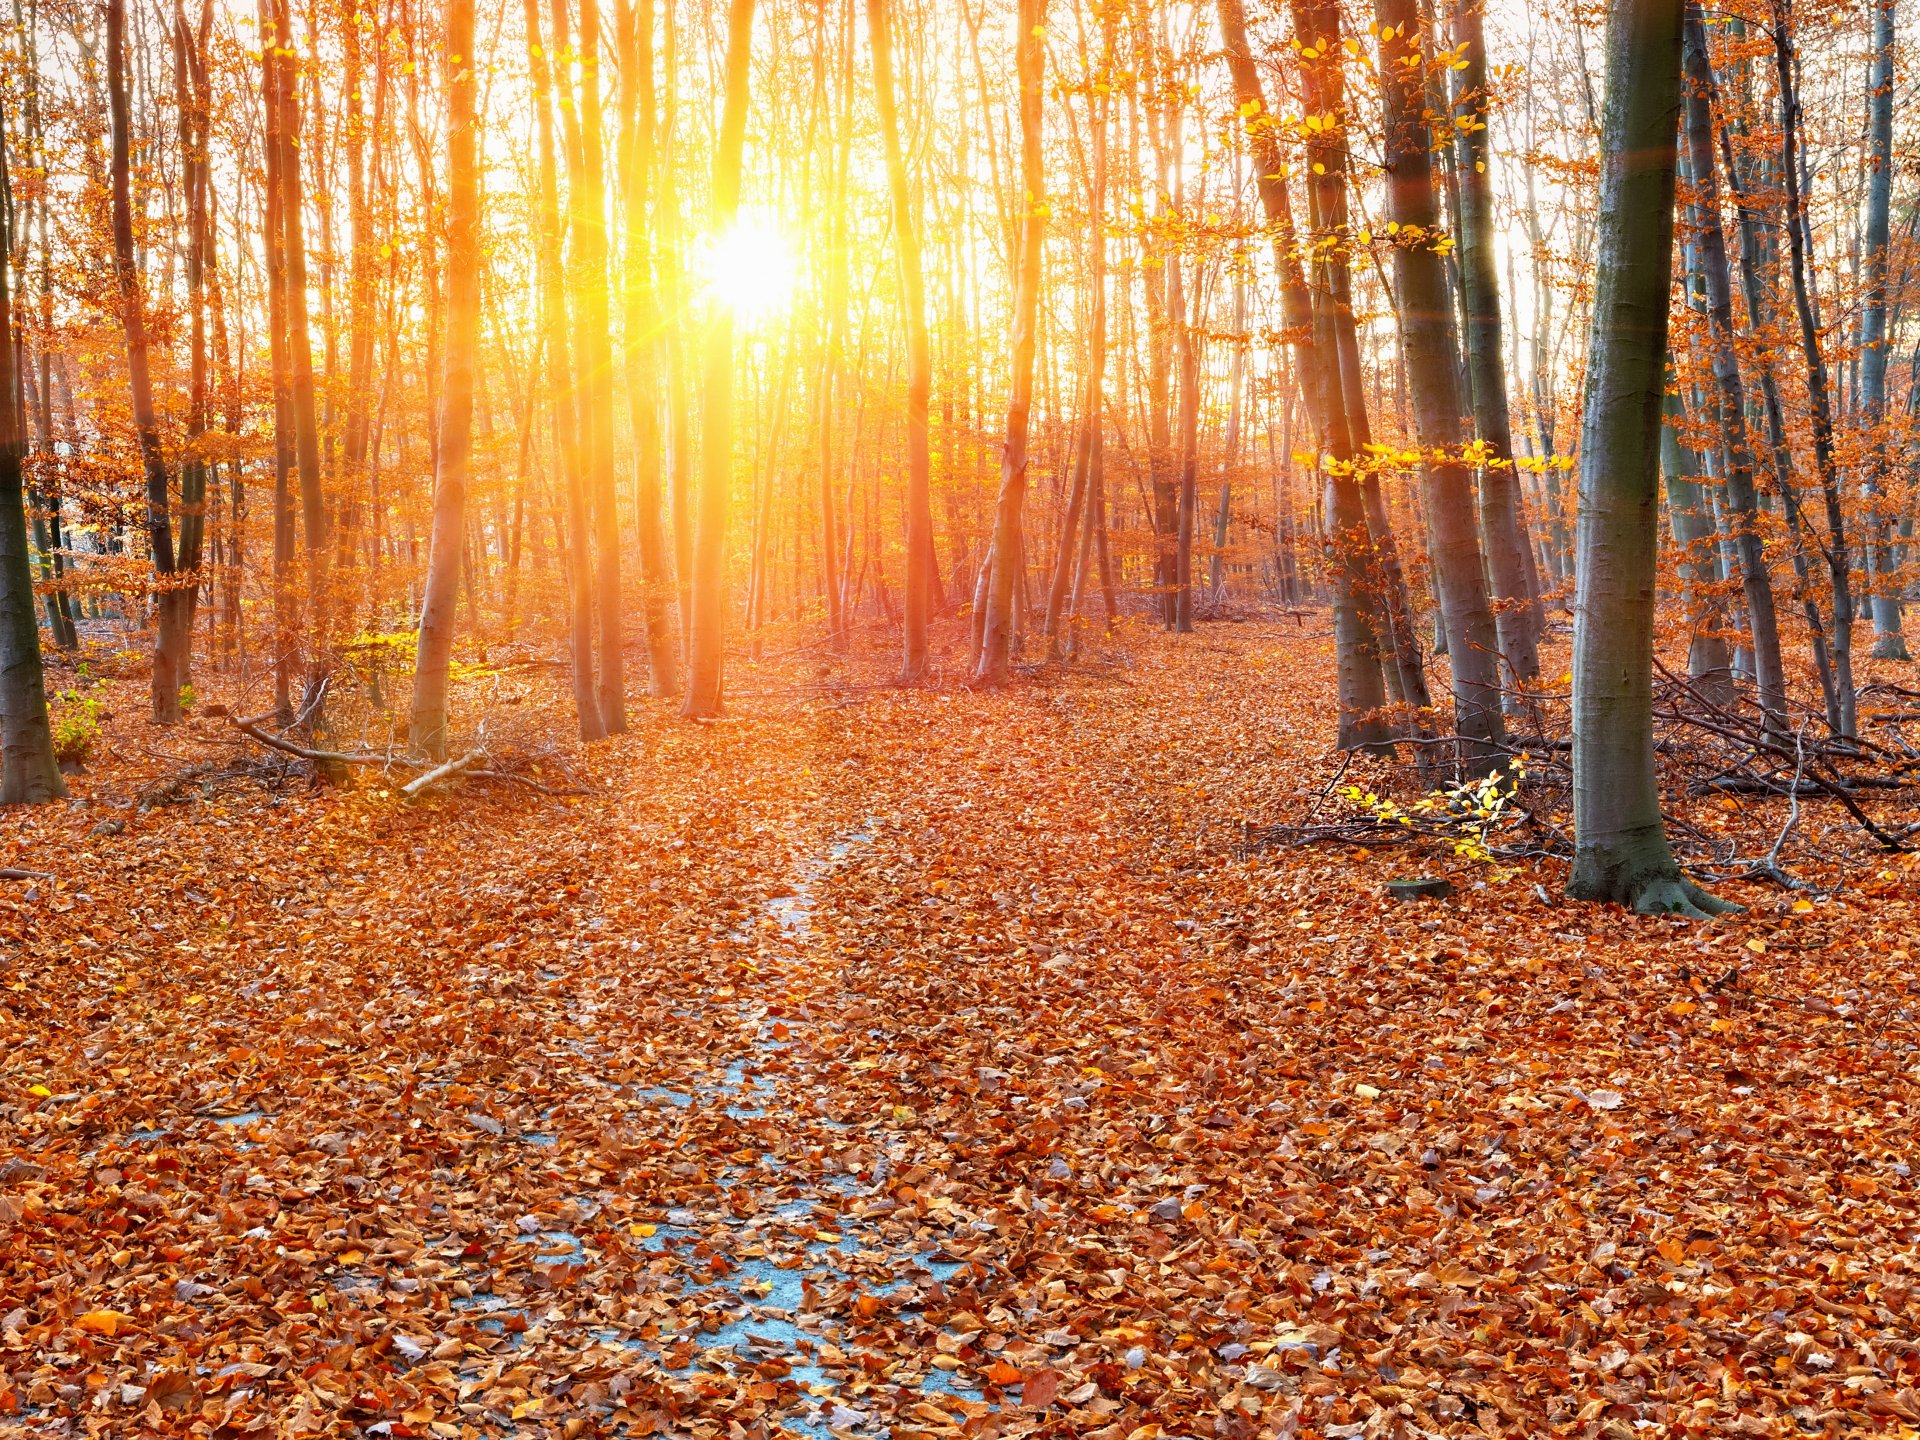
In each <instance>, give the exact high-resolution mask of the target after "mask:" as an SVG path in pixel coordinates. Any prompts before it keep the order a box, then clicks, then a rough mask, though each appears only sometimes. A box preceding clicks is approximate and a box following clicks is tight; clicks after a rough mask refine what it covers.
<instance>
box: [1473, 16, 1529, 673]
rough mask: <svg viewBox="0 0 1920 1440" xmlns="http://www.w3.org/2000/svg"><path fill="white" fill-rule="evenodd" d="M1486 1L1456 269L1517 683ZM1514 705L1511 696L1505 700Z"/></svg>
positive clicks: (1525, 647)
mask: <svg viewBox="0 0 1920 1440" xmlns="http://www.w3.org/2000/svg"><path fill="white" fill-rule="evenodd" d="M1484 7H1485V0H1460V3H1459V4H1458V5H1457V6H1456V7H1455V23H1456V29H1455V35H1456V36H1457V38H1458V41H1459V45H1460V64H1461V66H1462V67H1463V68H1462V69H1461V70H1460V72H1459V80H1460V89H1461V92H1462V94H1463V96H1464V98H1465V100H1466V102H1467V106H1468V109H1467V113H1466V114H1464V115H1461V116H1459V117H1458V118H1457V119H1456V122H1455V131H1456V139H1455V142H1454V143H1455V151H1456V154H1457V163H1456V164H1455V166H1454V171H1455V173H1456V174H1457V175H1458V176H1459V178H1460V271H1461V278H1462V280H1463V282H1464V285H1465V290H1466V309H1467V327H1466V331H1467V333H1466V341H1467V373H1468V377H1469V379H1470V382H1471V385H1472V390H1473V416H1474V428H1475V430H1476V431H1477V432H1478V433H1479V437H1480V442H1481V444H1482V445H1483V446H1484V447H1485V449H1486V458H1487V462H1488V463H1487V464H1486V465H1485V466H1484V467H1483V468H1482V469H1481V471H1480V531H1481V535H1482V538H1483V540H1484V542H1485V544H1486V550H1487V578H1488V580H1489V581H1491V582H1492V587H1493V596H1494V599H1495V600H1497V601H1498V602H1499V610H1498V613H1497V614H1496V615H1495V616H1494V623H1495V626H1496V628H1497V629H1498V631H1499V635H1500V655H1501V658H1502V659H1503V660H1504V661H1505V662H1506V665H1507V668H1508V670H1509V671H1510V672H1511V673H1510V674H1509V675H1507V676H1505V677H1503V678H1505V679H1508V680H1513V681H1521V682H1524V681H1531V680H1535V679H1537V678H1538V677H1539V674H1540V655H1539V650H1538V640H1539V633H1540V606H1539V604H1538V602H1537V601H1536V600H1535V599H1534V589H1535V585H1534V576H1533V573H1532V565H1533V562H1532V560H1531V558H1530V557H1529V552H1528V548H1527V537H1526V516H1525V515H1524V513H1522V510H1521V506H1520V484H1519V477H1518V476H1517V474H1516V473H1515V471H1514V469H1513V464H1512V461H1513V426H1512V422H1511V420H1510V418H1509V416H1508V413H1507V370H1506V363H1505V359H1504V357H1503V355H1502V352H1501V348H1500V281H1499V271H1498V270H1497V268H1496V267H1495V256H1494V231H1495V225H1494V214H1493V170H1492V162H1493V147H1492V145H1491V144H1490V143H1489V132H1488V130H1487V120H1486V117H1487V113H1488V111H1489V108H1490V105H1489V96H1488V92H1487V41H1486V35H1485V27H1484V25H1483V24H1482V15H1481V12H1482V10H1483V9H1484ZM1510 703H1511V702H1510Z"/></svg>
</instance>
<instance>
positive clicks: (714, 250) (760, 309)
mask: <svg viewBox="0 0 1920 1440" xmlns="http://www.w3.org/2000/svg"><path fill="white" fill-rule="evenodd" d="M700 273H701V277H702V279H703V280H704V282H705V285H706V290H707V294H708V295H709V296H711V297H712V298H713V299H714V300H715V301H717V302H718V303H720V304H722V305H724V306H726V307H727V309H728V310H729V311H731V312H732V314H733V318H734V319H735V320H736V321H739V322H741V323H743V324H748V325H752V324H757V323H759V322H760V321H763V320H767V319H770V318H771V317H773V316H775V315H777V314H779V313H780V312H781V311H783V310H785V309H786V308H787V306H788V305H789V304H791V303H792V301H793V293H794V290H795V289H796V287H797V286H798V283H799V278H800V263H799V259H798V257H797V256H796V255H795V254H794V248H793V242H792V241H791V240H790V239H789V238H788V237H787V233H786V231H785V230H783V229H782V228H781V227H780V223H779V221H778V220H776V219H775V218H774V217H773V216H772V215H769V214H767V213H765V212H764V211H755V210H743V211H742V212H741V213H740V215H739V216H738V217H737V218H736V219H735V220H734V222H733V224H732V225H731V226H729V227H728V228H727V229H725V230H723V231H721V232H720V233H719V234H717V235H711V236H709V237H708V238H707V242H706V245H705V246H704V248H703V253H702V255H701V257H700Z"/></svg>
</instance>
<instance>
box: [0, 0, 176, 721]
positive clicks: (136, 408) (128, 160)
mask: <svg viewBox="0 0 1920 1440" xmlns="http://www.w3.org/2000/svg"><path fill="white" fill-rule="evenodd" d="M107 107H108V112H109V114H110V115H111V117H112V125H113V142H112V144H113V152H112V162H111V164H112V170H111V176H112V186H113V270H114V279H115V282H116V288H117V291H118V298H119V304H120V325H121V328H122V330H123V331H124V333H125V335H126V340H127V375H128V380H129V382H130V385H131V388H132V392H133V429H134V437H135V439H136V440H137V442H138V444H139V447H140V461H141V466H142V468H143V470H144V471H145V473H146V486H147V541H148V544H149V545H150V546H151V548H152V551H153V584H154V600H155V605H156V608H157V609H158V611H159V624H158V625H157V627H156V629H155V636H154V647H153V690H152V694H153V718H154V721H155V723H156V724H161V725H170V724H172V723H173V722H174V721H176V720H178V719H179V718H180V672H181V666H182V659H183V655H182V645H183V644H184V641H185V638H186V637H184V636H182V635H181V634H180V633H179V630H178V626H177V623H176V621H175V619H174V616H175V613H176V610H175V606H174V605H173V602H172V599H171V596H172V593H173V587H174V585H175V583H176V582H175V578H174V576H175V571H176V569H177V566H176V561H175V556H174V549H173V522H172V517H171V515H170V514H169V512H168V508H167V503H168V501H167V461H166V457H165V456H164V455H163V454H162V453H161V450H160V422H159V419H158V418H157V416H156V414H155V412H154V405H153V379H152V374H151V371H150V369H149V360H148V347H147V317H146V299H145V297H144V295H143V294H142V293H141V285H140V271H139V268H138V266H137V265H136V264H135V261H134V254H133V202H132V147H133V128H132V127H133V117H132V113H131V106H130V105H129V103H128V99H127V6H126V0H107ZM8 261H9V263H11V256H9V257H8ZM9 339H10V336H9ZM8 369H9V379H12V380H13V383H14V384H15V385H16V387H17V386H18V381H17V379H14V377H13V376H12V373H11V372H12V364H11V361H9V367H8ZM9 403H10V404H11V403H13V402H12V401H11V400H10V401H9ZM23 552H24V547H23ZM36 643H37V641H36Z"/></svg>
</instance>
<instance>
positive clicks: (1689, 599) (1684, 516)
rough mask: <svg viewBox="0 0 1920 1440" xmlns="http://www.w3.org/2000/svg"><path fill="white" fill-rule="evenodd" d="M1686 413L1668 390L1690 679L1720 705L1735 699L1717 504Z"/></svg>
mask: <svg viewBox="0 0 1920 1440" xmlns="http://www.w3.org/2000/svg"><path fill="white" fill-rule="evenodd" d="M1685 423H1686V412H1685V410H1684V409H1683V408H1682V406H1681V404H1680V395H1679V392H1678V390H1677V389H1676V388H1674V387H1672V386H1669V387H1668V390H1667V400H1666V411H1665V423H1663V424H1662V425H1661V427H1660V468H1661V470H1662V471H1663V472H1665V475H1666V481H1667V515H1668V518H1669V520H1670V522H1671V524H1672V526H1673V541H1674V544H1675V546H1676V547H1678V549H1679V551H1680V563H1679V566H1678V569H1679V572H1680V584H1681V598H1682V602H1683V604H1684V605H1685V608H1686V616H1687V632H1688V642H1687V678H1688V679H1689V680H1690V681H1692V683H1693V685H1694V687H1695V688H1696V689H1698V690H1699V691H1700V692H1701V694H1703V695H1705V696H1706V697H1707V698H1708V699H1710V700H1712V701H1713V702H1714V703H1715V704H1716V705H1721V706H1726V707H1731V706H1732V705H1733V703H1734V699H1735V696H1734V688H1733V660H1732V656H1731V655H1730V654H1729V653H1728V651H1727V642H1726V639H1725V637H1724V636H1723V635H1722V634H1721V631H1722V630H1723V629H1724V628H1725V625H1726V620H1727V617H1726V614H1725V608H1724V607H1723V606H1722V605H1721V603H1720V602H1719V600H1718V599H1717V598H1716V597H1715V595H1714V593H1713V584H1714V580H1715V574H1714V571H1715V569H1716V567H1715V565H1714V563H1713V551H1712V545H1713V542H1714V539H1715V538H1716V527H1715V525H1714V517H1713V509H1712V507H1711V506H1710V505H1709V504H1708V503H1707V501H1706V498H1705V497H1704V496H1703V495H1702V494H1701V489H1700V482H1699V481H1698V480H1697V479H1696V478H1695V477H1696V475H1697V474H1698V473H1699V472H1698V469H1697V465H1698V461H1697V460H1696V458H1695V456H1694V454H1693V452H1692V451H1691V450H1689V449H1688V448H1687V446H1686V445H1685V444H1683V443H1682V441H1681V439H1680V427H1681V426H1682V425H1684V424H1685Z"/></svg>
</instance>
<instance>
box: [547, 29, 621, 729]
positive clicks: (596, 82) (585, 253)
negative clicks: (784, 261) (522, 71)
mask: <svg viewBox="0 0 1920 1440" xmlns="http://www.w3.org/2000/svg"><path fill="white" fill-rule="evenodd" d="M556 3H557V4H564V3H565V0H556ZM556 38H557V37H556ZM576 49H577V50H578V53H579V59H580V89H579V91H578V92H577V103H578V107H579V115H580V161H581V165H580V169H579V171H578V172H576V173H575V174H574V176H573V181H572V184H571V185H570V186H569V188H568V199H569V200H570V202H571V203H572V207H573V211H572V213H573V231H572V238H573V247H574V252H575V260H576V263H577V265H578V267H579V274H580V276H581V284H580V286H579V303H578V308H577V310H576V311H575V316H576V320H577V323H578V326H579V337H580V361H581V365H580V380H581V384H580V386H579V396H580V404H581V425H580V430H581V435H582V438H583V439H584V440H585V441H586V478H587V501H588V506H589V509H590V511H591V523H592V526H593V611H594V619H595V624H596V629H597V632H598V640H599V646H598V652H599V653H598V658H599V670H598V674H597V676H596V680H595V687H594V688H595V697H596V698H597V699H598V700H599V702H600V723H601V725H602V726H603V727H604V728H605V730H606V733H607V734H609V735H621V734H624V733H625V732H626V728H627V696H626V688H627V680H626V675H627V658H626V613H625V611H624V609H623V608H622V606H621V602H620V496H619V489H618V486H617V485H616V484H615V481H614V474H615V470H616V468H617V464H618V457H617V456H616V454H615V451H614V431H613V335H612V316H611V305H610V302H609V299H608V294H607V287H608V255H607V159H606V139H605V129H604V126H603V125H602V123H601V107H600V0H580V33H579V36H578V37H577V45H576ZM584 561H585V546H584V545H583V546H582V563H584Z"/></svg>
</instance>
